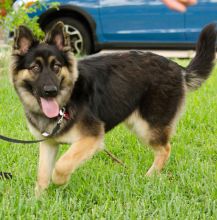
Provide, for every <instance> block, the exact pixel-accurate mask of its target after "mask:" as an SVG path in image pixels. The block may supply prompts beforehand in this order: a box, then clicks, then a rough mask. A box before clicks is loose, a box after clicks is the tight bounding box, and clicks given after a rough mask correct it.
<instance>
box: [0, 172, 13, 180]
mask: <svg viewBox="0 0 217 220" xmlns="http://www.w3.org/2000/svg"><path fill="white" fill-rule="evenodd" d="M1 179H3V180H4V179H6V180H9V179H12V174H11V173H7V172H0V180H1Z"/></svg>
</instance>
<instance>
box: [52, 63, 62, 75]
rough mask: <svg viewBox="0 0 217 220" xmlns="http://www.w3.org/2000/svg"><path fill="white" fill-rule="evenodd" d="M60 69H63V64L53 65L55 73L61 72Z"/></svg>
mask: <svg viewBox="0 0 217 220" xmlns="http://www.w3.org/2000/svg"><path fill="white" fill-rule="evenodd" d="M60 69H61V65H60V64H57V63H55V64H54V66H53V70H54V72H55V73H59V72H60Z"/></svg>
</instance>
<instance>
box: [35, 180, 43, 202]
mask: <svg viewBox="0 0 217 220" xmlns="http://www.w3.org/2000/svg"><path fill="white" fill-rule="evenodd" d="M44 192H45V188H43V187H41V186H39V184H38V183H36V186H35V197H36V199H40V198H41V196H42V194H44Z"/></svg>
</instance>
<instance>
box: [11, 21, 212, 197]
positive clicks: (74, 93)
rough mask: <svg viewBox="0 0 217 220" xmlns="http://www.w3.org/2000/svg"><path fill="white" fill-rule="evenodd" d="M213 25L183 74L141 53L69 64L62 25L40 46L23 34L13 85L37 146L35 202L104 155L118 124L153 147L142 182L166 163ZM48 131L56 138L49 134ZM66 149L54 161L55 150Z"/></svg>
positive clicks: (208, 50)
mask: <svg viewBox="0 0 217 220" xmlns="http://www.w3.org/2000/svg"><path fill="white" fill-rule="evenodd" d="M215 44H216V25H215V24H209V25H208V26H206V27H205V28H204V29H203V30H202V32H201V34H200V37H199V40H198V42H197V45H196V55H195V57H194V58H193V59H192V61H191V62H190V64H189V65H188V66H187V67H186V68H184V67H181V66H180V65H178V64H176V63H175V62H173V61H171V60H168V59H167V58H165V57H162V56H159V55H156V54H153V53H150V52H141V51H128V52H114V53H111V54H99V55H91V56H87V57H85V58H81V59H79V60H76V59H75V57H74V56H73V54H72V53H71V46H70V40H69V36H68V35H67V34H66V32H65V30H64V24H63V23H61V22H58V23H56V24H55V25H54V26H53V27H52V29H51V30H50V31H49V32H48V33H47V34H46V36H45V38H44V40H43V41H42V42H39V41H38V40H37V39H36V38H35V37H34V36H33V34H32V32H31V31H30V30H29V29H28V28H27V27H25V26H20V27H19V28H18V29H17V31H16V33H15V37H14V45H13V52H12V59H13V63H12V71H11V74H12V82H13V85H14V88H15V90H16V92H17V94H18V96H19V98H20V100H21V102H22V104H23V107H24V111H25V115H26V118H27V123H28V126H29V129H30V131H31V132H32V134H33V135H34V136H35V137H36V138H38V139H41V138H43V137H44V136H47V137H45V141H44V142H42V143H40V148H39V151H40V152H39V167H38V178H37V183H36V188H35V192H36V196H40V195H41V193H42V192H43V191H44V190H45V189H46V188H47V187H48V185H49V183H50V179H51V178H52V181H53V183H55V184H57V185H62V184H65V183H67V181H68V180H69V178H70V175H71V173H73V172H74V171H75V169H76V168H77V167H79V166H80V165H81V164H82V163H83V162H84V161H85V160H87V159H89V158H91V157H92V156H93V155H94V154H95V153H96V152H97V151H99V150H100V149H102V148H103V138H104V135H105V133H106V132H108V131H110V130H111V129H113V128H114V127H115V126H116V125H118V124H119V123H121V122H124V123H125V124H126V125H127V126H128V127H129V128H130V129H131V130H132V131H133V132H135V133H136V134H137V136H138V137H139V139H141V140H142V141H144V143H146V144H148V145H149V146H151V147H152V149H153V151H154V154H155V158H154V162H153V164H152V166H151V167H150V169H149V170H148V171H147V174H146V175H147V176H150V175H152V174H153V173H155V172H160V171H161V169H162V168H163V166H164V164H165V162H166V161H167V160H168V158H169V156H170V151H171V146H170V142H169V140H170V138H171V135H172V133H173V131H174V129H175V125H176V122H177V120H178V118H179V116H180V113H181V112H182V109H183V106H184V103H185V96H186V93H187V92H188V91H192V90H195V89H197V88H199V87H200V86H201V84H202V83H203V82H204V81H205V80H206V79H207V78H208V77H209V75H210V73H211V71H212V68H213V65H214V59H215ZM54 130H55V132H54ZM61 143H67V144H71V147H70V148H69V149H68V150H67V151H66V152H65V153H64V155H63V156H61V157H60V159H58V161H55V157H56V154H57V151H58V146H59V144H61Z"/></svg>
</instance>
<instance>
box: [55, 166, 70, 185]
mask: <svg viewBox="0 0 217 220" xmlns="http://www.w3.org/2000/svg"><path fill="white" fill-rule="evenodd" d="M69 178H70V175H63V174H61V173H60V172H58V171H57V170H56V169H54V170H53V174H52V182H53V183H54V184H56V185H64V184H66V183H67V182H68V180H69Z"/></svg>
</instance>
